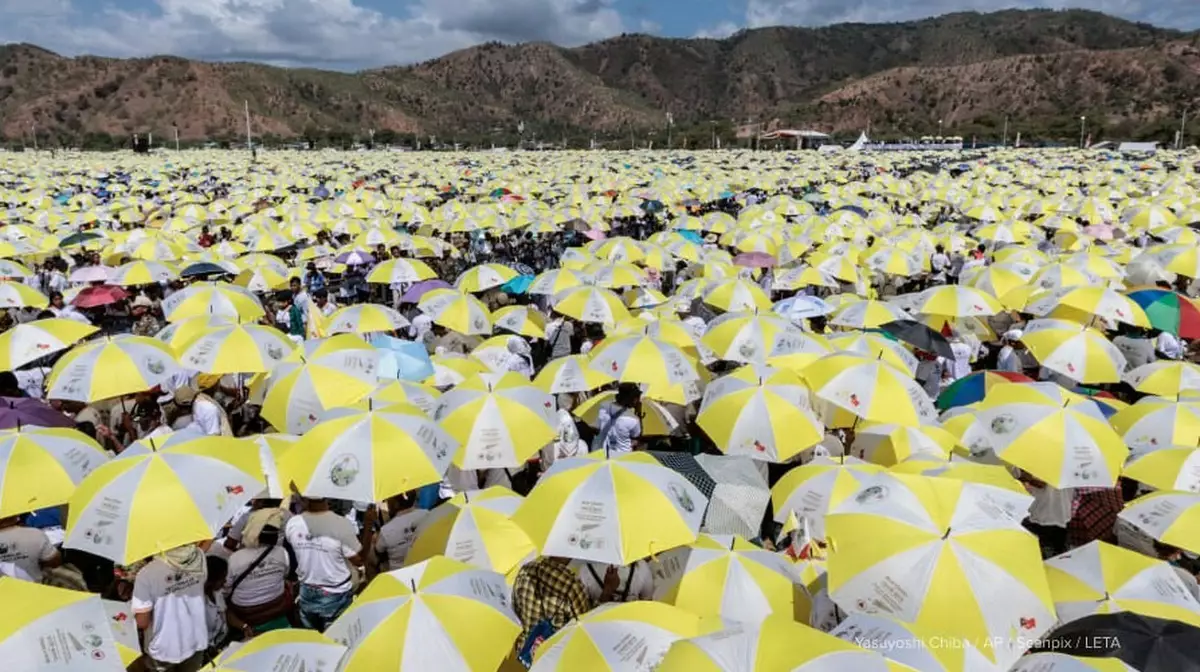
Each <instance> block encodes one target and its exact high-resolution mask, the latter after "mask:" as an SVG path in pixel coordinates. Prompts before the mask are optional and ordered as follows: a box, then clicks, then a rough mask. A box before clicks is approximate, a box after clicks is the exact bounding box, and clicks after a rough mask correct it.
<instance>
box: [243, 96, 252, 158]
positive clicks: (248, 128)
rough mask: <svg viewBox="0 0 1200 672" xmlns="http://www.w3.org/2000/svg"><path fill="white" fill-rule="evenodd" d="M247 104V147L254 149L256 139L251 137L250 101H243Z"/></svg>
mask: <svg viewBox="0 0 1200 672" xmlns="http://www.w3.org/2000/svg"><path fill="white" fill-rule="evenodd" d="M243 102H244V103H245V104H246V149H249V150H251V151H253V150H254V141H253V140H251V139H250V101H248V100H246V101H243Z"/></svg>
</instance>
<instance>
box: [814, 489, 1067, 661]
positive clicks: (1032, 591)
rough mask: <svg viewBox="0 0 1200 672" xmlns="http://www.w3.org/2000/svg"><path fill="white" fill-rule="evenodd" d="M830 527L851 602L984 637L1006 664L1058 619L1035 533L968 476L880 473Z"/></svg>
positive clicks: (951, 633) (834, 572) (832, 565)
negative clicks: (972, 486)
mask: <svg viewBox="0 0 1200 672" xmlns="http://www.w3.org/2000/svg"><path fill="white" fill-rule="evenodd" d="M826 530H827V532H828V537H829V540H830V549H831V552H830V554H829V561H828V570H829V571H828V581H829V584H828V585H829V595H830V597H832V598H833V600H834V602H835V603H836V604H838V605H839V606H840V607H841V608H842V609H845V610H846V611H849V612H851V613H855V612H861V613H867V614H881V615H886V616H891V617H893V618H896V619H898V620H901V621H905V622H909V623H914V624H916V625H917V626H918V627H921V628H923V629H927V630H928V631H929V632H930V633H931V634H932V635H934V636H940V637H955V638H963V639H966V640H967V641H969V642H972V643H978V646H980V648H981V651H982V652H983V653H984V654H985V655H986V656H988V657H989V658H990V659H991V660H993V661H994V662H995V663H997V664H998V665H999V666H1000V667H1001V669H1003V668H1004V667H1007V666H1008V665H1011V664H1012V663H1013V662H1014V661H1015V660H1016V659H1017V658H1018V657H1019V656H1020V655H1021V654H1022V653H1024V651H1025V649H1026V648H1027V646H1028V644H1027V643H1026V642H1027V641H1028V640H1026V639H1025V637H1029V638H1036V637H1039V636H1040V635H1042V634H1043V633H1045V632H1047V631H1049V629H1050V628H1051V627H1053V625H1054V621H1055V612H1054V603H1053V599H1052V598H1051V595H1050V588H1049V586H1048V585H1047V582H1046V576H1045V573H1044V572H1042V571H1041V562H1042V558H1041V551H1040V549H1039V547H1038V542H1037V539H1036V538H1035V537H1034V536H1033V535H1032V534H1030V533H1028V532H1026V531H1025V530H1024V529H1023V528H1022V527H1021V524H1020V521H1019V520H1018V519H1016V518H1014V517H1012V516H1010V515H1009V514H1008V513H1006V512H1005V511H1003V510H1002V509H1001V508H999V507H996V506H994V505H992V504H991V503H990V500H989V499H988V498H987V497H986V496H984V495H983V494H982V493H980V491H978V490H968V489H966V488H965V487H964V483H963V482H961V481H956V480H952V479H945V478H929V477H923V476H904V475H897V474H877V475H875V476H874V477H873V478H872V480H870V481H868V482H866V483H864V484H863V487H862V488H861V489H860V490H859V491H858V492H857V493H855V494H853V495H851V496H850V497H847V498H846V499H844V500H842V502H841V503H840V504H838V505H837V506H835V507H834V508H832V509H831V510H830V512H829V515H828V516H827V517H826ZM914 568H917V571H914Z"/></svg>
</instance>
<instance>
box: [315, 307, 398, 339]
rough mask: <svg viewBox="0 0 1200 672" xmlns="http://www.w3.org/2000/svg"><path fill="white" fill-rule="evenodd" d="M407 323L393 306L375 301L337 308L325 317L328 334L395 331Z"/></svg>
mask: <svg viewBox="0 0 1200 672" xmlns="http://www.w3.org/2000/svg"><path fill="white" fill-rule="evenodd" d="M408 325H409V321H408V320H407V319H405V317H404V316H403V315H401V314H400V313H399V312H398V311H397V310H396V309H395V308H392V307H391V306H381V305H379V304H376V303H358V304H355V305H352V306H346V307H344V308H339V309H337V310H335V311H333V313H331V314H330V315H329V317H328V318H326V322H325V329H326V331H327V332H328V333H330V334H347V333H349V334H369V333H372V332H377V331H388V332H390V331H395V330H397V329H403V328H404V327H407V326H408Z"/></svg>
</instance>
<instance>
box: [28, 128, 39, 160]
mask: <svg viewBox="0 0 1200 672" xmlns="http://www.w3.org/2000/svg"><path fill="white" fill-rule="evenodd" d="M29 132H30V133H33V151H35V152H36V151H37V148H38V145H37V122H36V121H31V122H29Z"/></svg>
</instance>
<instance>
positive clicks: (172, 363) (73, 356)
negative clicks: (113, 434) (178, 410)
mask: <svg viewBox="0 0 1200 672" xmlns="http://www.w3.org/2000/svg"><path fill="white" fill-rule="evenodd" d="M179 368H180V367H179V363H178V362H177V361H176V360H175V352H174V351H173V350H172V349H171V347H170V346H168V345H167V344H166V343H163V342H162V341H159V340H157V339H153V338H148V337H144V336H113V337H107V338H104V339H103V340H98V341H93V342H91V343H87V344H85V345H80V346H78V347H75V348H73V349H71V350H69V351H67V353H66V354H65V355H63V356H62V357H61V358H60V359H59V360H58V362H57V363H55V365H54V368H53V369H51V370H50V374H49V375H48V376H46V397H47V398H48V399H64V400H68V401H82V402H85V403H87V402H92V401H97V400H101V399H112V398H113V397H120V396H123V395H126V394H133V393H136V392H144V391H146V390H149V389H150V388H152V387H154V386H156V385H158V384H159V383H161V382H163V381H164V380H166V379H168V378H170V377H171V376H172V375H174V374H175V373H176V372H177V371H179Z"/></svg>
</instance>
